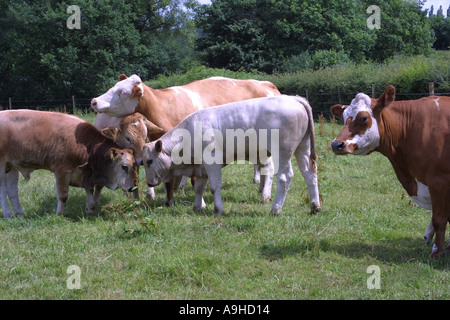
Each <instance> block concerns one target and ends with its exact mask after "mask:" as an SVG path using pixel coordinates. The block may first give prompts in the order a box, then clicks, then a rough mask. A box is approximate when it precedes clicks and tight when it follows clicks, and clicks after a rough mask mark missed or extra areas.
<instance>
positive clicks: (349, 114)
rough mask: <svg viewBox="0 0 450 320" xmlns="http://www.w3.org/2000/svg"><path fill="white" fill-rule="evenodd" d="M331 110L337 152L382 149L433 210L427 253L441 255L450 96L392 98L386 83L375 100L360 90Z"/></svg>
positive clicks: (449, 185) (447, 201)
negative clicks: (337, 128)
mask: <svg viewBox="0 0 450 320" xmlns="http://www.w3.org/2000/svg"><path fill="white" fill-rule="evenodd" d="M331 112H332V113H333V115H335V116H336V117H339V118H341V119H343V120H344V128H343V129H342V131H341V133H340V134H339V135H338V136H337V138H336V139H334V141H333V142H332V143H331V147H332V150H333V152H334V153H335V154H337V155H343V154H357V155H358V154H359V155H366V154H369V153H371V152H373V151H378V152H380V153H382V154H383V155H384V156H386V157H387V158H388V159H389V161H390V162H391V164H392V166H393V167H394V170H395V173H396V175H397V178H398V180H399V181H400V183H401V184H402V186H403V188H404V189H405V190H406V191H407V192H408V194H409V195H410V196H411V197H412V198H413V200H414V201H415V202H416V203H417V204H419V205H420V206H422V207H424V208H425V209H432V211H433V214H432V219H431V221H432V222H431V226H430V227H429V228H428V229H427V235H428V236H430V235H431V237H432V234H433V229H434V231H435V232H436V239H435V242H434V245H433V251H432V253H431V257H432V258H437V257H439V256H440V255H441V254H442V253H444V251H445V250H444V238H445V229H446V225H447V222H448V221H449V218H450V97H437V96H433V97H426V98H422V99H419V100H406V101H395V88H394V87H393V86H389V87H388V88H387V89H386V90H385V92H384V93H383V94H382V95H381V96H380V98H378V99H377V100H374V99H370V98H369V97H368V96H367V95H365V94H363V93H359V94H358V95H357V96H356V98H355V99H353V101H352V103H351V104H350V105H349V106H343V105H334V106H333V107H332V108H331ZM447 249H449V248H447Z"/></svg>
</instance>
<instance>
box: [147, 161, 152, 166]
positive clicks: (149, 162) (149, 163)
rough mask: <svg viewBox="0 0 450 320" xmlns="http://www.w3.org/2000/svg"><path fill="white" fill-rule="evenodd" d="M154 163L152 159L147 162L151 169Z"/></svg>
mask: <svg viewBox="0 0 450 320" xmlns="http://www.w3.org/2000/svg"><path fill="white" fill-rule="evenodd" d="M152 163H153V160H152V159H150V160H147V166H148V167H150V166H151V164H152Z"/></svg>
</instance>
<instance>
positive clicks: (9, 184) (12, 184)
mask: <svg viewBox="0 0 450 320" xmlns="http://www.w3.org/2000/svg"><path fill="white" fill-rule="evenodd" d="M6 188H7V193H8V198H9V201H10V202H11V205H12V207H13V210H14V212H15V213H16V215H18V216H21V217H23V216H24V215H25V214H24V212H23V209H22V206H21V205H20V199H19V171H18V170H15V169H11V170H10V171H9V172H8V173H7V174H6Z"/></svg>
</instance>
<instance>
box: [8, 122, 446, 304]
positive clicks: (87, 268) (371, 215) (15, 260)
mask: <svg viewBox="0 0 450 320" xmlns="http://www.w3.org/2000/svg"><path fill="white" fill-rule="evenodd" d="M91 116H92V115H91ZM90 119H91V118H90ZM91 120H92V119H91ZM340 127H341V126H340V125H339V124H334V123H329V122H324V121H320V122H317V123H316V135H317V148H318V152H319V166H320V167H319V179H320V190H321V194H322V199H323V209H322V211H321V212H320V213H319V214H318V215H315V216H312V215H309V205H308V200H307V198H308V193H307V189H306V185H305V183H304V181H303V179H302V177H301V174H300V172H299V170H298V168H296V167H294V173H295V177H294V180H293V182H292V184H291V189H290V190H289V193H288V196H287V199H286V203H285V205H284V208H283V211H282V213H281V215H280V216H272V215H271V214H270V206H271V204H259V203H258V200H259V194H258V188H257V186H256V185H254V184H252V183H251V180H252V173H253V170H252V168H251V166H250V165H230V166H228V167H226V168H225V169H224V170H223V174H224V177H223V200H224V207H225V214H224V215H223V216H222V217H216V216H215V215H214V210H213V203H212V202H213V200H212V196H211V193H210V192H209V190H208V191H207V193H205V201H206V203H207V205H208V207H207V209H205V210H203V211H201V212H194V211H193V210H192V205H193V198H194V193H193V190H192V187H191V186H190V185H189V184H188V186H187V188H186V191H185V193H178V194H176V199H175V200H176V206H175V207H174V208H165V207H164V206H163V204H164V198H165V195H164V192H163V190H162V187H161V186H159V187H158V188H157V199H156V201H154V202H153V203H151V204H150V206H149V207H147V206H145V205H143V204H142V203H137V204H134V203H131V202H130V201H127V200H126V198H125V196H124V195H123V193H122V191H120V190H116V191H111V190H105V191H104V193H103V197H102V205H103V210H102V211H101V212H99V214H98V215H96V216H88V215H87V214H86V213H85V211H84V206H85V194H84V190H83V189H76V188H72V189H71V191H70V195H69V200H68V203H67V214H66V215H65V216H56V215H55V211H56V198H55V185H54V179H53V175H52V174H51V173H50V172H46V171H36V172H35V173H33V175H32V177H31V180H30V181H24V180H23V179H21V181H20V185H19V190H20V194H21V201H22V205H23V208H24V210H25V213H26V218H18V219H14V220H5V219H0V241H1V243H2V245H1V246H0V299H261V300H264V299H282V300H283V299H449V298H450V286H449V283H450V272H449V269H450V257H449V256H443V257H442V258H441V259H439V260H437V261H435V260H431V259H429V257H428V256H429V254H430V252H431V245H425V243H424V241H423V240H422V236H423V233H424V231H425V229H426V227H427V225H428V222H429V219H430V216H431V212H430V211H425V210H423V209H421V208H419V207H418V206H413V203H412V201H411V200H410V199H409V197H407V195H406V193H405V192H404V191H403V189H402V188H401V186H400V183H399V182H398V181H397V179H396V177H395V174H394V172H393V169H392V167H391V166H390V164H389V162H388V160H387V159H386V158H384V157H383V156H381V155H380V154H376V153H374V154H372V155H370V156H367V157H356V156H347V157H336V156H335V155H334V154H333V153H332V152H331V151H330V148H329V144H330V142H331V140H332V139H333V138H334V137H335V135H336V134H337V133H338V132H339V131H340ZM294 162H295V160H294ZM141 181H142V184H141V185H142V186H144V185H145V184H144V172H143V169H142V168H141ZM274 191H275V184H274V186H273V195H274ZM144 224H145V226H144ZM71 265H76V266H78V267H79V271H80V272H81V274H79V277H78V279H79V282H78V283H79V284H80V289H69V288H68V285H67V284H68V280H69V282H70V283H72V282H71V279H72V278H71V277H72V275H73V274H72V273H67V269H68V267H69V266H71ZM372 265H375V266H377V267H378V268H379V271H380V277H379V279H380V282H379V284H380V286H379V289H369V288H368V280H369V283H372V282H371V279H372V278H371V277H373V274H372V273H367V269H368V267H369V266H372ZM73 283H75V282H73Z"/></svg>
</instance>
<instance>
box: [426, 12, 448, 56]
mask: <svg viewBox="0 0 450 320" xmlns="http://www.w3.org/2000/svg"><path fill="white" fill-rule="evenodd" d="M432 7H433V6H432ZM449 14H450V6H449V7H448V9H447V17H444V14H443V9H442V7H440V8H439V10H438V11H437V13H436V14H433V8H431V10H430V15H429V20H430V24H431V28H432V29H433V34H434V36H435V37H436V41H435V42H434V44H433V48H434V49H436V50H449V49H450V16H449Z"/></svg>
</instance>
